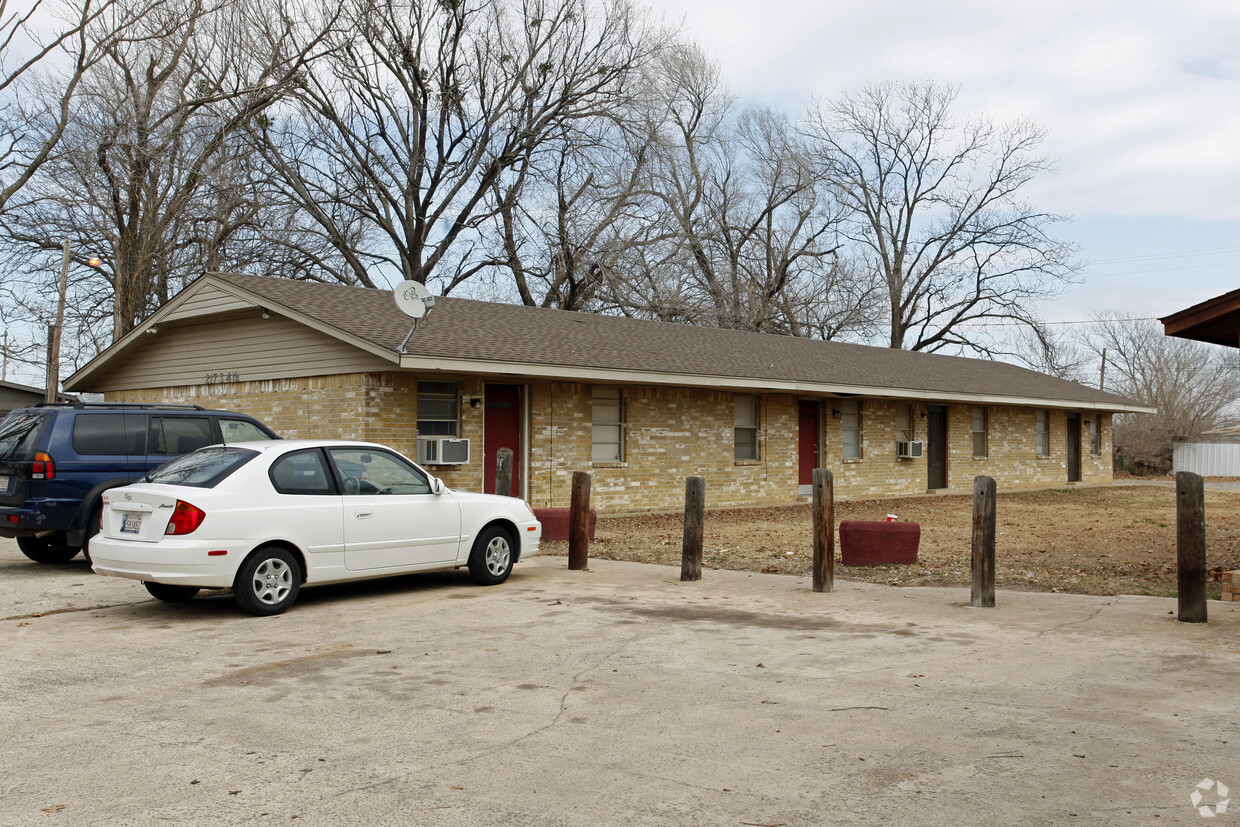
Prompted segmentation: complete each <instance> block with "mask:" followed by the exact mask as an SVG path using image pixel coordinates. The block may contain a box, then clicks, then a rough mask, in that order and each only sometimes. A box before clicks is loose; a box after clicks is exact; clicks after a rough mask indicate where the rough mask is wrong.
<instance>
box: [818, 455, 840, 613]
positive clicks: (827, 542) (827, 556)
mask: <svg viewBox="0 0 1240 827" xmlns="http://www.w3.org/2000/svg"><path fill="white" fill-rule="evenodd" d="M813 589H814V591H816V592H832V591H835V475H834V474H832V473H831V472H830V471H828V470H827V469H825V468H815V469H814V585H813Z"/></svg>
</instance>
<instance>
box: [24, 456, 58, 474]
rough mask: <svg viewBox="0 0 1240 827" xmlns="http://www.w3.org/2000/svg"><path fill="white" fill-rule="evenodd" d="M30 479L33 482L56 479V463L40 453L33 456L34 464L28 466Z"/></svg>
mask: <svg viewBox="0 0 1240 827" xmlns="http://www.w3.org/2000/svg"><path fill="white" fill-rule="evenodd" d="M30 478H31V479H34V480H54V479H56V463H55V462H53V461H52V458H51V457H50V456H49V455H47V454H45V453H43V452H42V451H40V452H39V453H37V454H35V455H34V462H32V463H31V464H30Z"/></svg>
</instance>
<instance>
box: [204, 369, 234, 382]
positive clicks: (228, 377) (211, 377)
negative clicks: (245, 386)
mask: <svg viewBox="0 0 1240 827" xmlns="http://www.w3.org/2000/svg"><path fill="white" fill-rule="evenodd" d="M240 381H241V374H240V373H238V372H237V371H235V370H233V371H227V372H220V373H208V374H207V384H208V385H217V384H218V385H222V384H224V383H226V382H240Z"/></svg>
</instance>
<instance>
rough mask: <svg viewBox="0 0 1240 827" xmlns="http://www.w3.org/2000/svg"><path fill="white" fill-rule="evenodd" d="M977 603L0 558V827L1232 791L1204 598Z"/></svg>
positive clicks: (431, 818)
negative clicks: (227, 581) (1202, 611)
mask: <svg viewBox="0 0 1240 827" xmlns="http://www.w3.org/2000/svg"><path fill="white" fill-rule="evenodd" d="M998 602H999V605H998V607H997V608H995V609H970V608H967V604H968V592H967V590H960V589H935V588H918V589H896V588H890V587H885V586H875V585H869V584H856V583H847V582H839V581H837V590H836V591H835V592H834V593H832V594H814V593H812V592H811V591H810V584H809V582H808V579H807V578H799V577H790V576H779V575H764V574H750V573H745V572H727V571H707V572H706V574H705V576H704V579H703V580H702V581H701V582H698V583H681V582H679V571H678V570H676V569H672V568H666V567H657V566H646V565H641V564H635V563H621V562H613V561H591V564H590V571H587V572H570V571H568V570H567V568H566V565H565V560H564V559H563V558H558V557H544V558H536V559H533V560H530V561H528V562H524V563H521V564H519V565H518V566H517V567H516V569H515V572H514V574H513V576H512V577H511V579H510V580H509V581H508V582H507V583H506V584H504V585H501V586H498V587H493V588H482V587H478V586H475V585H473V584H472V583H471V582H470V581H469V578H468V576H467V575H466V574H465V573H464V572H463V571H462V572H453V573H438V574H428V575H422V576H412V577H402V578H398V579H394V580H386V581H372V582H367V583H362V584H355V585H345V586H337V587H325V588H318V589H308V590H306V591H305V592H303V594H302V596H301V598H300V599H299V601H298V604H297V605H296V606H295V607H293V609H292V610H290V611H289V612H288V613H287V614H284V615H280V616H277V617H272V618H253V617H249V616H245V615H242V614H240V613H239V612H238V611H237V609H236V607H235V606H234V604H233V602H232V600H231V598H230V597H229V596H228V595H227V594H226V593H216V594H207V595H204V596H200V597H199V598H196V599H195V600H193V601H192V602H190V603H188V604H185V605H170V604H162V603H159V602H157V601H155V600H153V599H150V598H149V597H148V595H147V594H146V592H145V590H144V589H143V588H142V587H141V586H140V585H139V584H137V583H136V582H130V581H122V580H116V579H110V578H102V577H98V576H96V575H94V574H93V573H91V572H90V570H89V568H88V567H87V565H86V563H85V561H83V560H81V559H80V558H79V559H78V560H77V561H74V562H73V563H70V564H67V565H61V566H39V565H36V564H34V563H31V562H29V561H27V560H26V558H24V557H23V556H22V555H21V554H20V553H19V552H18V551H17V549H16V545H15V544H14V543H13V542H12V541H8V540H0V641H3V642H2V643H0V655H2V660H0V663H3V667H2V670H3V671H2V674H0V727H3V729H4V732H5V737H4V738H3V739H2V740H0V765H2V766H3V767H4V772H3V774H0V824H4V825H9V824H12V825H26V824H32V823H41V824H42V823H46V824H57V823H59V824H92V825H107V824H157V823H168V822H181V823H215V824H269V823H291V822H292V820H294V819H295V820H296V821H295V823H297V824H311V825H313V824H322V825H329V824H330V825H337V824H359V825H360V824H366V825H371V824H431V825H435V824H445V825H459V824H480V825H481V824H633V823H647V824H745V825H776V824H781V825H782V824H787V825H796V824H824V823H839V824H892V823H923V824H942V823H950V822H958V821H959V822H965V823H1000V822H1012V823H1025V824H1052V823H1054V824H1062V823H1065V822H1068V821H1074V820H1077V819H1080V820H1081V822H1082V823H1085V822H1086V821H1088V822H1090V823H1100V824H1128V823H1133V822H1142V823H1151V821H1152V819H1153V818H1154V817H1158V821H1157V822H1154V823H1171V824H1174V823H1184V824H1190V823H1191V824H1196V823H1200V821H1201V817H1202V816H1201V814H1199V811H1198V810H1197V809H1196V808H1195V807H1194V806H1193V804H1192V802H1191V801H1190V795H1191V794H1192V793H1193V792H1194V790H1195V789H1197V785H1198V784H1199V782H1202V781H1204V780H1206V779H1210V780H1212V781H1221V782H1223V783H1224V784H1225V785H1228V786H1231V787H1232V788H1233V789H1237V790H1240V758H1238V757H1240V724H1238V720H1237V716H1236V697H1237V694H1236V693H1237V688H1238V687H1240V612H1238V611H1237V610H1236V608H1233V607H1232V606H1231V605H1229V604H1223V603H1217V602H1211V603H1210V606H1209V611H1210V622H1209V623H1208V624H1184V623H1178V622H1177V621H1176V620H1175V617H1174V611H1175V601H1174V600H1168V599H1162V598H1150V597H1119V598H1115V597H1082V596H1073V595H1055V594H1029V593H1005V592H1002V591H1001V592H1000V593H999V598H998ZM1216 803H1217V789H1216V788H1213V789H1210V790H1204V791H1203V794H1202V796H1201V797H1200V803H1199V805H1198V806H1214V804H1216ZM1231 817H1233V818H1234V817H1236V816H1235V815H1234V814H1232V815H1231Z"/></svg>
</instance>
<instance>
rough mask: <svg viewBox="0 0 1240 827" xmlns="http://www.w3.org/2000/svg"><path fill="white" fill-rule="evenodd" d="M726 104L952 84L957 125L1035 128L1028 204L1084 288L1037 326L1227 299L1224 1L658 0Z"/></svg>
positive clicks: (1238, 105)
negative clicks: (1046, 222)
mask: <svg viewBox="0 0 1240 827" xmlns="http://www.w3.org/2000/svg"><path fill="white" fill-rule="evenodd" d="M659 8H660V9H661V10H663V12H664V13H665V14H666V16H667V19H668V21H669V22H672V21H675V20H678V19H681V18H682V17H683V22H684V33H685V34H686V36H687V37H689V38H690V39H692V40H695V41H697V42H698V43H699V44H700V45H701V46H702V47H703V48H704V49H705V50H706V51H707V52H708V53H710V54H712V55H714V56H715V57H716V58H717V59H718V60H719V62H720V65H721V67H722V69H723V73H724V75H725V77H726V78H727V80H728V83H729V84H730V86H731V88H732V91H733V93H734V94H736V95H737V96H738V97H739V98H740V99H741V100H742V101H752V102H755V103H761V104H766V105H773V106H778V107H779V108H781V109H783V110H785V111H787V112H790V113H799V112H800V111H801V110H803V109H804V108H805V106H806V105H807V104H808V103H809V102H810V100H811V99H812V98H813V97H815V96H817V97H819V98H832V97H835V96H837V95H838V94H839V93H840V92H841V91H842V90H844V89H846V88H849V87H853V86H856V85H858V84H861V83H865V82H867V81H873V80H894V81H905V80H935V81H941V82H946V83H953V84H959V85H960V87H961V94H960V98H959V111H960V113H961V114H965V113H981V114H986V115H989V116H991V117H993V118H995V119H996V120H1007V119H1011V118H1015V117H1021V116H1027V117H1029V118H1032V119H1033V120H1035V121H1037V122H1038V123H1040V124H1041V125H1042V126H1044V127H1047V128H1048V129H1049V131H1050V136H1049V140H1048V143H1047V145H1046V146H1047V149H1048V150H1049V152H1050V153H1051V154H1052V155H1054V156H1055V157H1056V158H1058V160H1059V171H1058V173H1057V174H1056V175H1054V176H1052V177H1048V178H1046V179H1045V180H1043V181H1041V182H1039V184H1038V186H1037V187H1036V189H1031V190H1030V191H1029V194H1030V199H1031V200H1032V201H1033V202H1034V203H1035V205H1036V206H1038V207H1039V208H1040V209H1044V210H1047V211H1050V212H1059V213H1064V214H1067V215H1070V216H1072V218H1073V220H1072V222H1071V223H1070V224H1067V225H1061V233H1062V235H1063V236H1064V237H1066V238H1068V239H1070V240H1073V241H1076V242H1077V243H1078V244H1080V245H1081V246H1082V248H1083V252H1084V257H1085V259H1086V260H1087V261H1088V262H1089V266H1088V267H1087V268H1086V269H1085V270H1084V273H1083V276H1084V277H1085V282H1084V283H1083V284H1081V285H1079V286H1075V287H1072V288H1070V290H1069V291H1068V292H1067V294H1066V295H1065V296H1064V297H1063V298H1062V299H1060V300H1059V301H1056V302H1053V303H1047V304H1046V305H1045V306H1044V307H1043V308H1042V313H1043V316H1044V318H1045V319H1046V320H1047V321H1074V320H1081V319H1086V318H1088V316H1089V314H1090V312H1091V311H1092V310H1094V309H1099V310H1101V309H1112V310H1118V311H1120V312H1123V313H1125V314H1128V315H1132V316H1139V317H1149V316H1153V317H1158V316H1166V315H1169V314H1171V313H1173V312H1175V311H1177V310H1182V309H1184V308H1185V307H1188V306H1190V305H1192V304H1196V303H1197V302H1199V301H1203V300H1205V299H1207V298H1210V297H1212V296H1215V295H1218V294H1220V293H1223V292H1226V291H1228V290H1232V289H1235V288H1238V287H1240V278H1238V276H1240V194H1238V187H1240V2H1237V0H1176V2H1170V0H1161V1H1160V2H1155V1H1154V0H1122V2H1120V1H1118V0H1072V1H1071V2H1069V1H1068V0H1042V2H1040V3H1038V4H1023V3H1022V4H1018V3H996V2H994V0H939V2H935V3H926V2H922V0H871V1H870V2H867V3H853V2H839V0H837V1H836V2H822V0H766V1H765V2H758V3H755V2H753V0H663V2H661V3H660V4H659Z"/></svg>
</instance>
